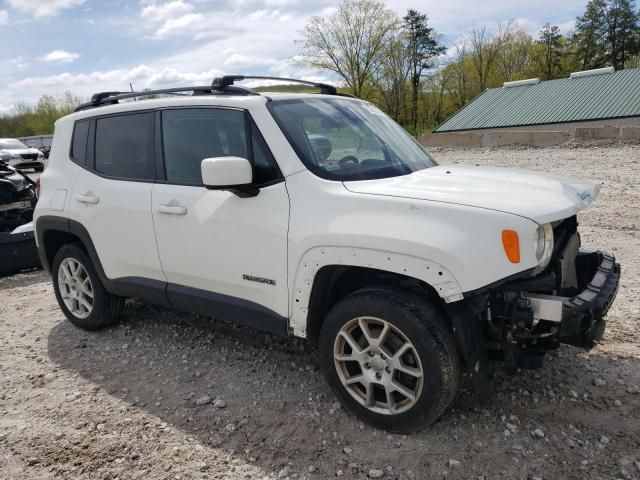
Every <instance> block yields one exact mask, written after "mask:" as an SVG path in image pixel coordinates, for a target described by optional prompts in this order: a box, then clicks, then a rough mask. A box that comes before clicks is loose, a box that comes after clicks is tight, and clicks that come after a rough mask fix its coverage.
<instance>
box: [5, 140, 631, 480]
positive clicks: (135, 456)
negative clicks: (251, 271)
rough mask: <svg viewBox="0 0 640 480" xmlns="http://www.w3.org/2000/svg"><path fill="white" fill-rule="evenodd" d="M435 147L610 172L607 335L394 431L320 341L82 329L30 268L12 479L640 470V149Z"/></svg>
mask: <svg viewBox="0 0 640 480" xmlns="http://www.w3.org/2000/svg"><path fill="white" fill-rule="evenodd" d="M434 155H435V156H436V157H437V158H438V159H439V160H440V161H442V162H460V163H471V164H474V163H478V164H488V165H498V166H508V167H519V168H529V169H533V170H539V171H550V172H555V173H564V174H569V175H574V176H581V177H584V178H587V179H591V180H592V181H595V182H596V183H598V184H599V185H600V186H601V188H602V194H601V197H600V199H599V200H598V202H597V204H596V205H595V206H594V207H592V208H591V209H589V210H588V211H586V212H585V213H584V214H582V215H580V218H579V220H580V222H581V229H582V232H583V235H582V237H583V243H584V244H585V245H586V247H588V248H604V249H606V250H609V251H612V252H613V253H615V254H616V255H617V257H618V258H619V260H620V261H621V263H622V264H623V268H624V270H623V280H622V285H621V288H620V292H619V295H618V299H617V301H616V303H615V305H614V306H613V308H612V310H611V312H610V315H609V320H608V329H607V333H606V335H605V338H604V340H603V342H602V344H601V345H599V346H598V347H597V348H595V349H594V350H592V351H591V352H583V351H580V350H577V349H575V348H572V347H567V346H563V347H561V348H560V349H559V350H558V351H557V352H554V353H552V354H551V355H550V356H549V357H548V358H547V361H546V363H545V367H544V368H543V369H542V370H537V371H527V372H521V373H519V374H517V375H515V376H513V377H508V376H505V375H503V374H498V375H497V379H496V387H497V391H496V395H495V397H494V398H493V399H492V400H491V401H490V402H489V403H487V404H485V405H479V404H478V403H477V402H476V401H475V398H474V396H473V395H472V393H471V389H470V385H469V383H468V381H467V380H466V379H463V382H462V389H461V391H460V394H459V395H458V397H457V399H456V401H455V402H454V405H453V407H452V408H451V409H450V410H449V411H448V412H446V413H445V414H444V416H443V417H442V419H441V420H440V421H439V422H437V423H436V424H435V425H434V426H433V427H432V428H430V429H428V430H424V431H422V432H419V433H416V434H413V435H409V436H404V435H389V434H387V433H385V432H382V431H379V430H375V429H373V428H371V427H369V426H367V425H364V424H362V422H360V421H358V420H356V419H355V418H354V417H353V416H351V415H350V414H349V413H347V412H346V411H345V410H344V409H342V408H341V407H340V405H339V403H336V400H335V397H333V395H332V394H331V393H330V391H329V389H328V387H327V385H326V384H325V382H324V380H323V379H322V376H321V374H320V371H319V369H318V363H317V360H316V353H315V351H314V348H313V346H311V345H308V344H306V343H305V342H302V341H298V340H280V339H276V338H273V337H271V336H268V335H264V334H260V333H256V332H253V331H251V330H248V329H245V328H239V327H235V326H232V325H228V324H225V323H223V322H219V321H213V320H210V319H207V318H202V317H197V316H193V315H188V314H183V313H178V312H171V311H167V310H163V309H159V308H156V307H152V306H145V305H141V304H132V305H130V306H129V308H128V309H127V311H126V313H125V316H124V319H123V321H122V323H120V324H118V325H116V326H114V327H112V328H109V329H106V330H103V331H100V332H93V333H89V332H83V331H81V330H78V329H76V328H74V327H73V326H72V325H71V324H70V323H69V322H67V321H65V320H64V318H63V316H62V314H61V313H60V310H59V309H58V307H57V305H56V302H55V298H54V296H53V292H52V288H51V283H50V280H49V278H48V277H47V276H46V275H44V274H43V273H40V272H36V273H30V274H22V275H16V276H14V277H10V278H6V279H0V327H1V328H0V478H3V479H4V478H7V479H26V478H42V479H45V478H65V479H66V478H74V479H92V480H93V479H105V480H106V479H116V478H120V479H125V478H126V479H148V478H153V479H174V480H175V479H214V478H218V479H248V478H254V479H255V478H277V477H278V476H281V478H290V479H294V478H297V479H304V478H306V479H316V478H317V479H325V478H333V477H334V476H336V475H337V474H338V473H339V474H340V478H344V479H366V478H385V479H419V478H420V479H421V478H444V477H446V478H456V479H458V478H460V479H463V478H464V479H468V478H472V479H475V478H483V479H523V480H525V479H532V478H544V479H556V478H567V479H576V480H577V479H584V478H593V479H598V478H602V479H617V478H625V479H640V419H639V415H640V386H639V385H640V347H639V343H640V333H639V330H638V322H639V321H640V262H638V260H639V258H638V257H639V255H640V235H639V232H638V230H639V228H640V213H639V210H640V208H639V207H640V187H639V186H640V148H638V147H631V146H619V147H598V146H593V147H592V148H552V149H529V150H527V149H517V150H508V149H487V150H468V151H453V150H446V151H445V150H439V151H436V152H434ZM595 379H601V380H603V381H604V382H606V385H595V384H594V383H595V382H594V380H595ZM205 397H207V401H204V398H205ZM221 401H223V402H224V404H225V405H226V407H225V408H220V407H221V405H222V403H221ZM197 403H199V405H198V406H196V404H197ZM538 431H539V432H538ZM507 432H508V434H507ZM536 432H538V433H536ZM540 433H542V434H540Z"/></svg>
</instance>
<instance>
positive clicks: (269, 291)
mask: <svg viewBox="0 0 640 480" xmlns="http://www.w3.org/2000/svg"><path fill="white" fill-rule="evenodd" d="M244 78H249V77H242V76H230V77H223V78H219V79H216V80H215V81H214V82H213V84H212V85H211V86H204V87H184V88H176V89H167V90H159V91H155V92H151V93H156V94H158V95H160V94H172V96H165V97H164V98H156V99H149V100H143V101H138V102H131V101H127V102H123V100H127V99H131V98H133V97H135V96H140V95H149V93H150V92H141V93H139V94H138V93H128V94H122V93H118V92H105V93H101V94H96V95H94V97H93V98H92V101H91V102H90V103H88V104H84V105H82V106H80V107H79V108H78V110H77V111H76V112H75V113H73V114H71V115H69V116H67V117H64V118H62V119H61V120H59V121H58V122H57V123H56V129H55V136H54V140H53V146H52V151H51V156H50V159H49V168H48V169H47V170H46V171H45V172H44V174H43V175H42V177H41V197H40V201H39V202H38V205H37V208H36V212H35V217H34V218H35V228H36V236H37V242H38V248H39V252H40V256H41V259H42V263H43V264H44V265H45V267H46V268H48V269H49V270H50V271H51V273H52V276H53V285H54V289H55V294H56V297H57V299H58V302H59V304H60V308H61V309H62V311H63V312H64V313H65V315H66V316H67V317H68V318H69V320H70V321H71V322H73V324H75V325H77V326H79V327H81V328H85V329H88V330H92V329H97V328H101V327H104V326H105V325H109V324H111V323H112V322H113V321H114V320H115V319H116V318H117V316H118V313H119V312H120V310H121V308H122V305H123V299H124V297H138V298H142V299H144V300H147V301H149V302H153V303H156V304H159V305H164V306H167V307H174V308H178V309H184V310H188V311H191V312H195V313H199V314H204V315H209V316H212V317H216V318H221V319H225V320H228V321H232V322H238V323H241V324H245V325H250V326H253V327H255V328H258V329H261V330H264V331H268V332H272V333H275V334H280V335H293V336H297V337H303V338H309V339H313V340H317V342H318V345H319V356H320V363H321V368H322V370H323V371H324V373H325V375H326V378H327V381H328V383H329V384H330V385H331V387H332V388H333V389H334V390H335V392H336V394H337V396H338V397H339V398H340V400H341V401H342V402H343V404H344V405H346V406H347V407H348V408H349V409H351V411H353V412H354V413H355V414H356V415H358V416H360V417H361V418H363V419H364V420H366V421H368V422H370V423H372V424H374V425H376V426H379V427H382V428H385V429H388V430H392V431H409V430H413V429H417V428H420V427H423V426H425V425H428V424H429V423H431V422H433V421H434V420H435V419H436V418H438V416H439V415H441V414H442V413H443V411H444V410H445V409H446V408H447V406H448V405H449V404H450V403H451V401H452V399H453V398H454V396H455V394H456V390H457V388H458V384H459V379H460V376H461V372H462V370H463V369H464V370H465V371H466V372H467V373H468V375H469V376H470V378H471V380H472V382H473V385H474V387H475V389H476V391H477V392H478V394H479V396H480V397H481V398H483V397H486V396H487V395H488V394H489V393H490V391H491V375H490V365H494V363H492V364H490V363H489V358H491V359H497V360H501V361H502V362H503V365H504V367H505V368H506V369H507V370H511V371H513V370H515V369H517V368H535V367H539V366H541V364H542V359H543V356H544V353H545V351H546V350H549V349H553V348H556V347H557V346H558V344H559V343H561V342H563V343H570V344H572V345H576V346H580V347H584V348H590V347H591V346H592V345H593V342H594V341H597V340H599V339H600V338H601V337H602V334H603V331H604V325H605V321H604V318H603V317H604V315H605V314H606V313H607V310H608V308H609V306H610V305H611V302H612V301H613V299H614V297H615V294H616V291H617V287H618V283H619V279H620V267H619V265H618V264H617V263H616V262H615V259H614V258H613V257H612V256H610V255H607V254H605V253H602V252H583V251H580V237H579V235H578V232H577V221H576V214H577V212H578V211H580V210H581V209H583V208H585V207H586V206H588V205H589V204H590V203H591V202H592V201H593V200H594V199H595V197H596V195H597V193H598V192H597V189H596V187H594V186H593V185H591V184H589V183H585V182H582V181H579V180H574V179H571V178H563V177H554V176H549V175H541V174H532V173H526V172H523V171H519V170H506V169H496V168H492V169H489V168H482V167H461V166H438V165H437V163H436V162H434V160H433V159H432V158H431V157H430V156H429V155H428V154H427V153H426V152H425V151H424V150H423V149H422V148H421V147H420V146H419V145H418V144H417V143H416V142H415V141H414V140H413V139H412V138H411V137H410V136H409V135H408V134H407V133H406V132H405V131H404V130H403V129H402V128H401V127H399V126H398V125H397V124H395V123H394V122H393V121H392V120H390V119H389V118H388V117H387V116H386V115H385V114H384V113H382V112H381V111H380V110H378V109H377V108H376V107H374V106H373V105H371V104H370V103H367V102H364V101H361V100H358V99H356V98H349V97H347V96H344V95H339V94H338V93H337V92H336V90H335V88H334V87H332V86H329V85H323V84H311V85H313V86H314V87H318V88H320V90H321V91H320V94H312V93H309V94H268V93H263V94H259V93H257V92H255V91H253V90H250V89H248V88H244V87H241V86H238V85H234V81H238V80H242V79H244ZM252 78H256V77H252ZM261 78H264V77H261ZM302 83H305V82H302ZM186 92H189V93H190V94H188V95H187V94H185V93H186Z"/></svg>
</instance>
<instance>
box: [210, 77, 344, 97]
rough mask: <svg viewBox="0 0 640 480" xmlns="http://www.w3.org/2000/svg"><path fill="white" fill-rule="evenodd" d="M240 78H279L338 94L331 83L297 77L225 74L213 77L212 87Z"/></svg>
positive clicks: (324, 93) (325, 92)
mask: <svg viewBox="0 0 640 480" xmlns="http://www.w3.org/2000/svg"><path fill="white" fill-rule="evenodd" d="M242 80H279V81H281V82H289V83H300V84H303V85H309V86H311V87H314V88H319V89H320V93H321V94H323V95H338V90H337V89H336V87H334V86H333V85H329V84H327V83H320V82H311V81H308V80H298V79H297V78H286V77H264V76H261V75H225V76H223V77H218V78H214V79H213V84H212V85H211V87H212V88H214V89H216V88H225V87H229V86H231V85H233V84H234V82H240V81H242Z"/></svg>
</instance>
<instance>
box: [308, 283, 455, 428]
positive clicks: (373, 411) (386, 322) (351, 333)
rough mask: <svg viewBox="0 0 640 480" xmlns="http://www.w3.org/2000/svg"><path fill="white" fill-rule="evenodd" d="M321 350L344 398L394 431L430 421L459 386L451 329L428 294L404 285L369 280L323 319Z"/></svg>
mask: <svg viewBox="0 0 640 480" xmlns="http://www.w3.org/2000/svg"><path fill="white" fill-rule="evenodd" d="M320 356H321V358H320V361H321V366H322V370H323V372H324V374H325V376H326V378H327V381H328V382H329V384H330V385H331V386H332V388H333V389H334V391H335V392H336V394H337V396H338V397H339V398H340V400H341V401H342V402H343V403H344V404H345V405H346V406H347V407H348V408H349V409H350V410H351V411H352V412H353V413H355V414H356V415H357V416H358V417H360V418H362V419H363V420H364V421H366V422H368V423H371V424H373V425H375V426H377V427H380V428H384V429H386V430H390V431H395V432H409V431H413V430H418V429H420V428H423V427H425V426H427V425H429V424H431V423H432V422H434V421H435V420H436V419H437V418H438V417H439V416H440V415H441V414H442V413H443V412H444V410H445V409H446V408H447V407H448V406H449V404H450V403H451V401H452V400H453V398H454V396H455V394H456V392H457V389H458V384H459V379H460V359H459V354H458V351H457V348H456V344H455V340H454V338H453V333H452V332H451V329H450V328H449V326H448V325H447V324H446V323H445V321H444V319H443V318H442V317H441V315H440V314H439V313H438V311H437V310H435V309H434V308H433V307H432V306H431V305H429V304H428V303H427V302H426V301H424V300H423V299H421V298H419V297H417V296H414V295H409V294H407V293H405V292H403V291H400V290H395V289H390V288H386V287H378V288H367V289H363V290H360V291H357V292H355V293H353V294H351V295H349V296H348V297H346V298H345V299H343V300H342V301H341V302H339V303H338V304H337V305H336V306H335V307H334V308H333V309H332V310H331V311H330V312H329V315H328V316H327V318H326V320H325V322H324V324H323V326H322V329H321V332H320Z"/></svg>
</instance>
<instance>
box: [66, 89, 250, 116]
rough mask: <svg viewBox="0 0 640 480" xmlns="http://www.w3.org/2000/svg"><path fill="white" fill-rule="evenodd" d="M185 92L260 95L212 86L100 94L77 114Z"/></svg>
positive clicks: (243, 90)
mask: <svg viewBox="0 0 640 480" xmlns="http://www.w3.org/2000/svg"><path fill="white" fill-rule="evenodd" d="M183 92H192V93H191V94H192V95H211V94H218V95H220V94H232V95H259V94H258V92H255V91H254V90H251V89H250V88H246V87H241V86H236V85H230V86H228V87H224V88H213V87H212V86H211V85H197V86H192V87H174V88H161V89H157V90H143V91H141V92H98V93H94V94H93V95H92V96H91V101H89V102H87V103H82V104H80V105H78V106H77V107H76V109H75V110H74V111H75V112H79V111H81V110H87V109H89V108H95V107H99V106H101V105H114V104H117V103H119V101H120V100H126V99H129V98H137V97H144V96H145V95H175V94H180V93H183Z"/></svg>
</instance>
